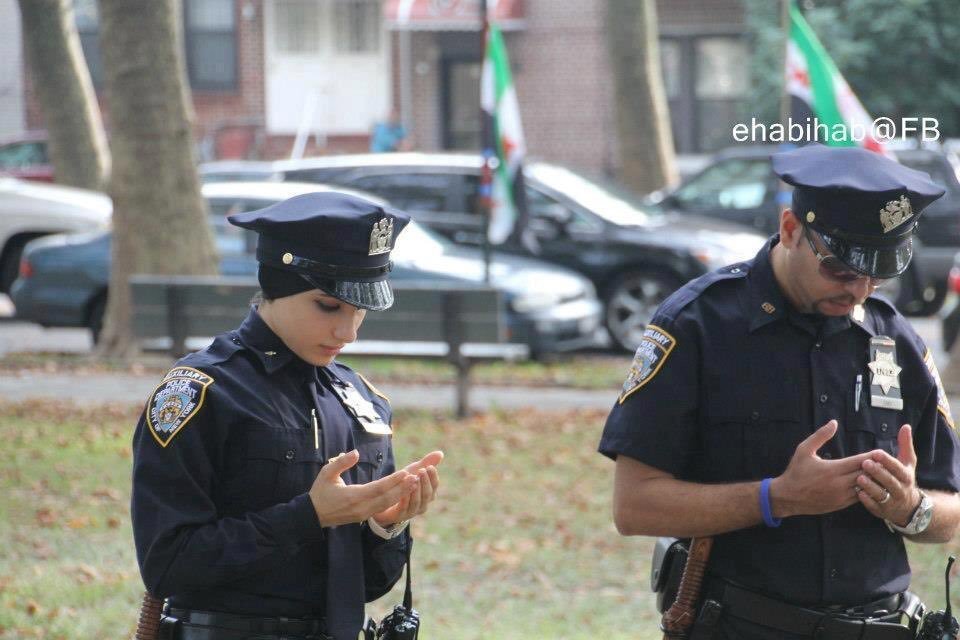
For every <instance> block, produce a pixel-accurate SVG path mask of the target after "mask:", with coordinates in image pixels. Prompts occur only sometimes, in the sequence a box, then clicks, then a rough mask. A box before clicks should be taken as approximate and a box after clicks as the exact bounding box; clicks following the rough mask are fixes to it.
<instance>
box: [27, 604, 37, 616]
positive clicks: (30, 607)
mask: <svg viewBox="0 0 960 640" xmlns="http://www.w3.org/2000/svg"><path fill="white" fill-rule="evenodd" d="M38 611H40V605H38V604H37V603H36V602H34V601H33V600H30V601H29V602H27V613H28V614H29V615H31V616H35V615H37V612H38Z"/></svg>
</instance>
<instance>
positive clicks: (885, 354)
mask: <svg viewBox="0 0 960 640" xmlns="http://www.w3.org/2000/svg"><path fill="white" fill-rule="evenodd" d="M869 355H870V358H871V361H870V362H869V363H868V364H867V368H869V369H870V405H871V406H874V407H878V408H880V409H893V410H895V411H902V410H903V397H902V396H901V395H900V372H901V371H902V367H900V365H898V364H897V343H896V342H895V341H894V340H893V339H892V338H889V337H887V336H876V337H874V338H870V354H869Z"/></svg>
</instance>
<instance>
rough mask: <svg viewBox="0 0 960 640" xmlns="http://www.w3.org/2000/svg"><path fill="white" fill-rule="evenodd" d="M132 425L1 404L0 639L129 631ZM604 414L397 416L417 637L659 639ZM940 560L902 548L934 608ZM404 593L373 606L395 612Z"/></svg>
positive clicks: (96, 412) (118, 418)
mask: <svg viewBox="0 0 960 640" xmlns="http://www.w3.org/2000/svg"><path fill="white" fill-rule="evenodd" d="M135 418H136V416H135V410H134V409H132V408H128V407H111V406H105V407H97V408H95V409H94V408H84V409H79V408H76V407H72V406H54V405H53V403H51V402H43V403H41V402H37V403H29V404H18V405H9V404H8V405H2V406H0V439H2V441H3V442H4V447H3V448H2V451H0V522H3V523H5V524H4V526H3V527H2V528H0V548H2V549H3V550H4V553H2V554H0V638H4V639H6V638H17V639H20V638H45V639H61V638H62V639H81V638H82V639H85V640H86V639H91V638H129V637H131V636H132V634H133V629H134V626H135V622H136V616H137V610H138V606H139V599H140V596H141V594H142V585H141V583H140V578H139V575H138V573H137V568H136V562H135V560H134V554H133V545H132V539H131V534H130V519H129V515H128V512H127V508H128V499H129V487H128V484H129V475H130V447H129V444H130V433H131V430H132V425H133V424H134V421H135ZM603 419H604V413H603V412H600V411H584V412H573V413H551V412H544V411H516V412H509V413H487V414H483V415H478V416H475V417H472V418H470V419H468V420H464V421H457V420H454V419H451V418H449V417H446V416H444V415H433V414H429V413H423V412H399V413H398V415H397V417H396V420H395V428H396V431H397V439H396V450H397V456H398V459H399V460H406V459H408V458H411V457H413V456H415V455H419V454H421V453H423V452H425V451H427V450H429V449H432V448H436V447H439V448H442V449H444V451H446V453H447V456H448V457H447V460H446V461H445V462H444V465H443V468H442V477H443V486H442V494H441V497H440V499H439V501H438V503H437V504H436V507H435V509H434V510H433V513H431V514H430V515H429V516H428V517H427V518H425V519H422V520H418V521H415V522H414V533H415V535H416V538H417V539H418V545H417V549H416V552H415V554H414V595H415V604H416V607H417V608H418V609H419V610H420V611H421V614H422V616H423V633H422V634H421V637H423V638H425V639H430V638H452V639H458V638H535V639H539V638H584V639H586V638H599V637H603V638H640V639H641V640H644V639H649V640H652V639H654V638H657V639H659V638H660V637H661V635H660V634H659V632H658V631H657V623H658V616H657V615H656V613H655V611H654V607H653V597H652V594H650V593H649V592H648V573H649V558H650V550H651V546H652V545H651V541H650V540H649V539H624V538H621V537H620V536H618V535H617V534H616V532H615V531H614V528H613V525H612V524H611V522H610V489H611V473H612V469H613V466H612V464H611V463H610V462H609V461H607V460H605V459H603V458H601V457H600V456H599V455H597V454H596V453H594V449H595V446H596V442H597V439H598V437H599V433H600V429H601V428H602V424H603ZM951 546H952V549H953V550H954V552H955V550H956V548H957V545H956V544H953V545H951ZM946 553H947V552H946V550H945V549H944V548H942V547H929V546H928V547H913V548H911V557H912V559H913V561H914V562H913V563H914V567H915V571H916V574H917V575H916V580H915V588H916V590H917V591H918V592H919V594H920V595H921V597H923V598H924V599H926V600H927V601H928V603H929V604H931V605H933V606H934V607H936V608H939V607H941V606H942V605H943V603H942V597H943V596H942V587H941V584H942V572H943V566H944V565H943V561H944V559H945V557H946ZM401 589H402V585H400V586H398V588H397V589H395V590H394V592H393V593H392V594H390V595H388V596H386V597H384V598H383V599H381V600H380V601H379V602H377V603H375V604H374V605H373V606H372V607H371V608H370V609H371V612H372V613H376V614H377V615H380V614H382V613H383V612H385V611H387V610H389V609H391V608H392V606H393V605H394V604H395V603H397V602H399V601H400V597H401V593H402V591H401Z"/></svg>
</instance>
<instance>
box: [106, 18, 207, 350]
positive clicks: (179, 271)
mask: <svg viewBox="0 0 960 640" xmlns="http://www.w3.org/2000/svg"><path fill="white" fill-rule="evenodd" d="M99 7H100V34H101V39H100V42H101V49H102V55H103V70H104V79H105V83H106V90H107V97H108V99H109V104H110V118H111V122H112V127H111V129H112V132H111V148H112V149H113V158H114V161H113V166H114V171H113V176H112V179H111V182H110V195H111V196H112V198H113V243H112V266H111V270H110V296H109V299H108V302H107V312H106V322H105V324H104V330H103V333H102V335H101V340H100V345H99V353H100V354H101V355H104V356H121V357H122V356H126V355H129V354H130V353H132V352H133V351H134V349H135V347H134V344H133V340H132V334H131V330H130V316H131V314H130V311H131V308H130V287H129V284H128V279H129V277H130V276H131V275H133V274H135V273H155V274H175V275H190V274H214V273H216V272H217V257H216V250H215V248H214V243H213V236H212V233H211V230H210V225H209V223H208V222H207V217H206V210H205V207H204V203H203V199H202V197H201V194H200V181H199V178H198V177H197V170H196V165H195V164H194V156H193V135H192V131H191V123H190V120H191V110H190V108H189V104H190V101H189V93H188V91H189V90H188V86H187V84H186V82H185V80H184V78H185V75H186V74H185V73H184V66H183V58H182V53H181V52H182V51H183V47H182V43H181V30H180V28H179V26H178V25H179V21H180V3H179V2H178V1H177V0H150V1H149V2H137V3H136V10H133V9H132V8H131V7H130V3H129V2H128V0H99Z"/></svg>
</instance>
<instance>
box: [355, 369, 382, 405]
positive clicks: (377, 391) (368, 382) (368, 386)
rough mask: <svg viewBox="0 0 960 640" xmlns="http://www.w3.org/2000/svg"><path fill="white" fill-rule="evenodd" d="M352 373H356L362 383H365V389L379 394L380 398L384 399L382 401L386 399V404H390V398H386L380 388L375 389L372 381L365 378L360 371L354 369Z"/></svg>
mask: <svg viewBox="0 0 960 640" xmlns="http://www.w3.org/2000/svg"><path fill="white" fill-rule="evenodd" d="M354 373H355V374H357V377H358V378H360V380H362V381H363V384H365V385H367V389H370V391H371V392H372V393H374V394H375V395H378V396H380V397H381V398H383V399H384V401H386V403H387V404H390V398H388V397H387V396H386V395H385V394H384V393H383V392H381V391H380V389H377V388H376V387H375V386H373V383H372V382H370V381H369V380H367V379H366V377H364V375H363V374H362V373H360V372H358V371H354Z"/></svg>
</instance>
